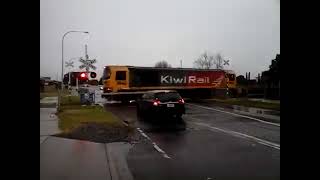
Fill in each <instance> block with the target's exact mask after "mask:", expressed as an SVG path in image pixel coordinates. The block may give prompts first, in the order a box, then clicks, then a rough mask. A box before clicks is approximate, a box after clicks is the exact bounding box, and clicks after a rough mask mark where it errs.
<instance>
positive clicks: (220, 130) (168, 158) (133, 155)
mask: <svg viewBox="0 0 320 180" xmlns="http://www.w3.org/2000/svg"><path fill="white" fill-rule="evenodd" d="M202 106H203V104H202V105H201V106H199V104H193V105H191V104H190V105H186V107H187V110H186V112H187V114H186V115H184V116H183V120H184V123H177V122H175V121H174V120H173V119H170V118H167V119H160V121H161V122H145V121H139V120H137V118H136V110H135V106H133V105H105V108H106V109H107V110H109V111H111V112H113V113H114V114H115V115H116V116H118V117H119V118H120V119H122V120H123V121H126V122H128V123H130V124H132V125H133V126H134V127H135V128H136V129H137V136H139V138H138V139H137V142H136V143H135V144H134V146H133V148H131V150H130V151H129V154H128V157H127V161H128V165H129V168H130V170H131V173H132V175H133V177H134V179H137V180H147V179H153V180H157V179H159V180H160V179H161V180H162V179H195V180H196V179H197V180H207V179H212V180H217V179H246V180H248V179H280V125H277V124H270V123H264V122H263V121H258V120H257V119H256V118H248V117H243V116H237V115H235V114H230V113H228V111H223V110H221V109H220V111H216V110H213V109H210V108H205V107H206V106H205V107H202ZM155 118H156V117H155ZM150 120H153V119H150ZM184 127H185V128H186V129H185V130H183V129H184Z"/></svg>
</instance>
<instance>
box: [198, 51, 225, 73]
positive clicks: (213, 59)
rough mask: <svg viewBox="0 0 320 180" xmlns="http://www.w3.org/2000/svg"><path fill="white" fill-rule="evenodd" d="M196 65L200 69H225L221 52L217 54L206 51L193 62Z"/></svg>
mask: <svg viewBox="0 0 320 180" xmlns="http://www.w3.org/2000/svg"><path fill="white" fill-rule="evenodd" d="M193 64H194V67H196V68H199V69H212V68H214V67H215V68H216V69H223V58H222V55H221V53H217V54H216V55H209V54H208V53H207V52H204V53H203V54H201V55H200V57H199V58H198V59H197V60H195V61H194V62H193Z"/></svg>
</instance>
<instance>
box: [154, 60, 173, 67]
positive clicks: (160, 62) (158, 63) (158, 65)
mask: <svg viewBox="0 0 320 180" xmlns="http://www.w3.org/2000/svg"><path fill="white" fill-rule="evenodd" d="M154 67H161V68H171V65H170V64H169V63H168V62H167V61H165V60H162V61H159V62H157V63H156V64H155V65H154Z"/></svg>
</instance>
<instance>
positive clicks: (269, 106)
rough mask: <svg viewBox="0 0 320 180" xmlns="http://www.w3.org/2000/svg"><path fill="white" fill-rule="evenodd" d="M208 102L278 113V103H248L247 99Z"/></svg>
mask: <svg viewBox="0 0 320 180" xmlns="http://www.w3.org/2000/svg"><path fill="white" fill-rule="evenodd" d="M210 101H216V102H219V103H224V104H229V105H238V106H246V107H255V108H262V109H270V110H277V111H280V104H279V103H270V102H261V101H250V100H248V99H214V100H210Z"/></svg>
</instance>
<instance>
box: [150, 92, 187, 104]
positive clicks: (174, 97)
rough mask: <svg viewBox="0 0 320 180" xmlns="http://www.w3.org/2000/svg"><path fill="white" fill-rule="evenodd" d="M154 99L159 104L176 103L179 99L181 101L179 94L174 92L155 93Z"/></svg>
mask: <svg viewBox="0 0 320 180" xmlns="http://www.w3.org/2000/svg"><path fill="white" fill-rule="evenodd" d="M155 97H156V98H158V99H159V100H160V101H161V102H168V101H178V100H179V99H181V96H180V95H179V93H176V92H167V93H165V92H161V93H157V94H156V95H155Z"/></svg>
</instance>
